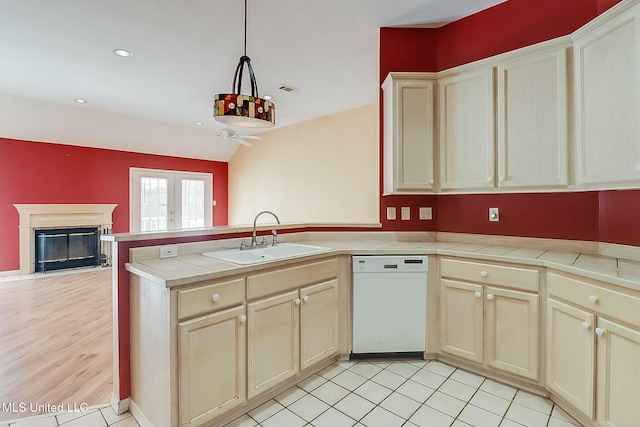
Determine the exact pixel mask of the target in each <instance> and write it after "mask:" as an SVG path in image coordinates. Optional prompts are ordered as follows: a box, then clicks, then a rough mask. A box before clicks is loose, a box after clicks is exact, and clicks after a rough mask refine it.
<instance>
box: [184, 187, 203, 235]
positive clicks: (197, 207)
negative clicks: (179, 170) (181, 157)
mask: <svg viewBox="0 0 640 427" xmlns="http://www.w3.org/2000/svg"><path fill="white" fill-rule="evenodd" d="M204 203H205V195H204V181H202V180H196V179H183V180H182V228H195V227H204Z"/></svg>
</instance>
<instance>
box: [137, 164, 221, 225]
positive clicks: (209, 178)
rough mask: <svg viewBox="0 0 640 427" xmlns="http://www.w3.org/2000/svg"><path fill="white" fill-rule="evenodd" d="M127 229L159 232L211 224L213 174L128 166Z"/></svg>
mask: <svg viewBox="0 0 640 427" xmlns="http://www.w3.org/2000/svg"><path fill="white" fill-rule="evenodd" d="M129 175H130V180H131V187H130V195H131V209H130V213H131V214H130V230H131V231H132V232H134V231H162V230H174V229H183V228H198V227H210V226H211V225H212V224H213V218H212V209H211V205H212V200H213V190H212V188H213V185H212V183H213V175H212V174H210V173H197V172H176V171H166V170H158V169H140V168H131V169H130V172H129Z"/></svg>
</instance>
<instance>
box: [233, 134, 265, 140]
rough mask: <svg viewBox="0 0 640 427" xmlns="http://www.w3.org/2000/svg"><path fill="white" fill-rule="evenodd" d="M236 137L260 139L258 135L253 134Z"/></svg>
mask: <svg viewBox="0 0 640 427" xmlns="http://www.w3.org/2000/svg"><path fill="white" fill-rule="evenodd" d="M238 138H243V139H262V138H260V137H259V136H254V135H238Z"/></svg>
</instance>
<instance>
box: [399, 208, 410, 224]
mask: <svg viewBox="0 0 640 427" xmlns="http://www.w3.org/2000/svg"><path fill="white" fill-rule="evenodd" d="M401 215H402V220H403V221H408V220H410V219H411V208H410V207H408V206H403V207H402V210H401Z"/></svg>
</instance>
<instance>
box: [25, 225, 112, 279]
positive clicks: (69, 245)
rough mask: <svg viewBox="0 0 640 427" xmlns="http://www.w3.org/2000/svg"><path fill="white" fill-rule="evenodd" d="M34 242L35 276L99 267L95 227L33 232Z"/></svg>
mask: <svg viewBox="0 0 640 427" xmlns="http://www.w3.org/2000/svg"><path fill="white" fill-rule="evenodd" d="M35 239H36V241H35V245H36V253H35V258H36V263H35V271H37V272H40V273H46V272H47V271H51V270H62V269H65V268H76V267H97V266H98V265H100V259H101V256H100V232H99V230H98V227H88V228H53V229H45V230H36V231H35Z"/></svg>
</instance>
